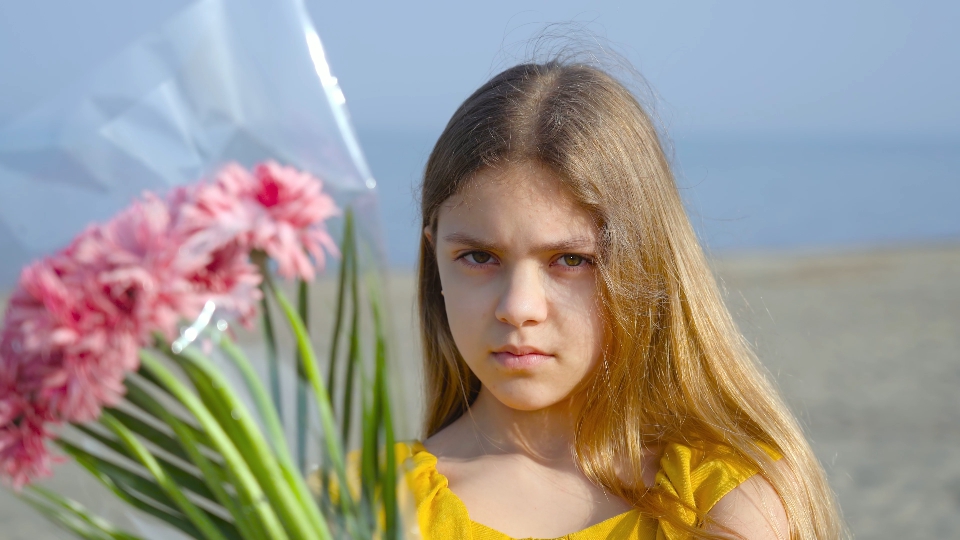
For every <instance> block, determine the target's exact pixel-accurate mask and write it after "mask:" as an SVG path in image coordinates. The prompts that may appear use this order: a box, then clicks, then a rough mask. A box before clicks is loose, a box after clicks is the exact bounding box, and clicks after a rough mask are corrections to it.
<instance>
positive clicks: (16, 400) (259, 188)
mask: <svg viewBox="0 0 960 540" xmlns="http://www.w3.org/2000/svg"><path fill="white" fill-rule="evenodd" d="M321 187H322V186H321V184H320V181H319V180H317V179H316V178H314V177H312V176H310V175H308V174H305V173H300V172H298V171H296V170H294V169H291V168H286V167H281V166H279V165H277V164H275V163H267V164H264V165H261V166H259V167H257V168H256V169H255V170H254V172H253V173H250V172H249V171H247V170H245V169H243V168H242V167H240V166H239V165H235V164H233V165H228V166H226V167H224V168H223V169H222V170H221V171H220V173H219V174H218V175H217V177H216V179H215V181H214V182H213V183H211V184H206V185H200V186H196V187H185V188H178V189H176V190H174V191H173V192H172V193H171V194H170V195H169V196H168V197H167V199H161V198H159V197H157V196H155V195H153V194H149V193H147V194H145V195H144V196H143V198H141V199H140V200H137V201H135V202H134V203H133V204H132V205H131V206H130V207H129V208H127V209H125V210H124V211H122V212H120V213H119V214H118V215H117V216H116V217H114V218H113V219H112V220H110V221H109V222H107V223H105V224H102V225H94V226H91V227H89V228H88V229H87V230H85V231H84V232H83V233H81V234H80V235H79V236H78V237H77V238H76V239H74V241H73V242H72V243H71V244H70V245H69V246H68V247H67V248H66V249H64V250H63V251H61V252H60V253H57V254H55V255H52V256H50V257H47V258H44V259H42V260H39V261H37V262H35V263H32V264H31V265H29V266H27V267H26V268H24V270H23V271H22V273H21V276H20V281H19V283H18V287H17V289H16V291H15V292H14V294H13V295H12V297H11V299H10V303H9V305H8V307H7V312H6V314H5V316H4V321H3V328H2V330H0V477H3V478H6V479H9V480H11V481H12V483H13V484H14V485H15V486H17V487H20V486H22V485H23V484H24V483H26V482H28V481H29V480H30V479H32V478H35V477H38V476H41V475H45V474H48V472H49V466H50V463H51V460H52V458H51V457H50V455H49V453H48V452H47V450H46V448H45V446H44V441H45V440H46V439H48V438H51V437H52V436H53V434H52V433H51V432H50V431H49V428H50V427H51V426H56V425H58V424H62V423H67V422H86V421H91V420H95V419H96V418H98V417H99V416H100V413H101V410H102V408H103V407H108V406H114V405H117V404H118V403H119V402H120V400H121V399H122V398H123V395H124V393H125V388H124V385H123V381H124V379H125V377H126V376H127V374H129V373H130V372H133V371H135V370H137V369H138V367H139V361H138V354H137V351H138V349H139V348H140V347H143V346H146V345H148V344H149V343H150V342H151V339H152V336H153V335H154V334H156V333H160V334H162V335H164V336H166V337H167V338H168V339H173V338H174V337H175V336H176V335H177V333H178V326H179V325H180V324H181V323H182V322H184V321H191V320H193V319H194V318H195V317H196V316H197V315H198V314H199V313H200V311H201V309H202V308H203V306H204V304H205V303H206V302H207V301H211V300H212V301H214V302H215V303H216V304H217V306H218V307H220V308H221V309H223V310H225V311H227V312H228V313H229V314H231V315H233V316H236V317H239V318H240V319H241V320H242V321H245V322H249V321H250V320H251V319H252V317H253V316H254V315H255V313H256V305H257V301H258V300H259V299H260V290H259V288H258V286H259V284H260V281H261V279H262V276H261V275H260V273H259V270H258V269H257V267H256V266H255V265H253V264H252V263H251V261H250V253H251V251H253V250H260V251H262V252H265V253H266V254H267V255H269V256H270V257H272V258H274V259H275V260H276V261H277V263H278V268H279V272H280V273H281V275H283V276H285V277H292V276H294V275H299V276H301V277H303V278H304V279H313V276H314V273H315V271H316V268H322V267H323V264H324V250H326V251H327V252H330V253H336V246H335V244H334V242H333V240H332V239H331V238H330V236H329V234H328V233H327V231H326V229H325V227H324V221H325V220H326V219H328V218H329V217H331V216H333V215H336V214H337V213H338V209H337V208H336V206H335V205H334V203H333V200H332V199H331V198H330V197H329V196H328V195H326V194H324V193H323V192H322V190H321ZM311 256H312V260H311Z"/></svg>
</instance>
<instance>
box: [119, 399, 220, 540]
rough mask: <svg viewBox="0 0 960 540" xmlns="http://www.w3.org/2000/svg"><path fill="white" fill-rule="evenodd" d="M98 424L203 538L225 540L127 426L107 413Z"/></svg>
mask: <svg viewBox="0 0 960 540" xmlns="http://www.w3.org/2000/svg"><path fill="white" fill-rule="evenodd" d="M100 423H101V424H103V425H104V426H106V427H108V428H109V429H110V430H111V431H113V432H114V433H115V434H116V435H117V437H118V438H119V439H120V442H122V443H123V445H124V446H126V447H127V450H129V451H130V453H131V454H133V455H134V456H136V458H137V460H138V461H140V463H141V464H142V465H143V466H144V467H146V468H147V470H148V471H150V474H152V475H153V477H154V479H155V480H156V481H157V484H159V485H160V488H161V489H162V490H163V491H164V492H165V493H166V494H167V496H168V497H170V498H171V499H173V502H174V503H176V505H177V507H178V508H180V510H181V511H182V512H183V513H184V514H186V516H187V518H188V519H190V521H191V522H192V523H193V524H194V525H195V526H196V527H197V528H198V529H200V532H201V533H203V536H204V537H206V538H207V539H208V540H227V538H226V536H224V535H223V534H221V533H220V530H219V529H218V528H217V526H216V525H214V524H213V522H212V521H210V519H209V518H208V517H207V515H206V513H204V512H203V511H202V510H200V509H199V508H197V505H195V504H193V502H191V501H190V499H188V498H187V496H186V495H184V494H183V491H181V490H180V486H178V485H177V483H176V482H175V481H174V480H173V478H171V477H170V475H169V474H168V473H167V471H166V470H164V468H163V467H162V466H161V465H160V462H158V461H157V459H156V458H155V457H154V455H153V454H152V453H150V450H148V449H147V447H146V446H144V445H143V443H141V442H140V440H139V439H137V437H136V435H134V434H133V432H132V431H130V430H129V429H127V426H125V425H123V424H122V423H121V422H120V421H119V420H117V419H116V418H114V417H113V416H112V415H111V414H110V413H108V412H104V413H103V414H101V415H100Z"/></svg>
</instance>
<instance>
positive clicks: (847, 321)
mask: <svg viewBox="0 0 960 540" xmlns="http://www.w3.org/2000/svg"><path fill="white" fill-rule="evenodd" d="M716 268H717V273H718V275H719V276H720V278H721V280H722V282H723V284H724V286H725V288H726V292H727V296H728V305H729V306H730V309H731V310H732V311H733V313H734V315H735V317H736V318H737V320H738V321H739V323H740V326H741V329H742V330H743V332H744V334H745V335H746V336H747V337H748V338H749V339H750V340H751V342H753V343H754V344H755V346H756V349H757V352H758V355H759V356H760V358H761V361H762V363H763V364H764V366H765V367H766V369H767V370H768V371H769V372H770V374H771V377H773V378H774V379H775V380H776V381H777V383H778V385H779V387H780V388H781V390H782V392H783V394H784V396H785V398H786V400H787V402H788V403H789V404H790V406H791V407H792V408H793V410H794V412H795V413H796V414H797V415H798V416H799V417H800V419H801V422H802V424H803V425H804V428H805V430H806V433H807V435H808V437H809V438H810V440H811V442H812V444H813V447H814V450H815V451H816V453H817V455H818V456H819V458H820V460H821V462H822V463H823V465H824V468H825V469H826V471H827V474H828V477H829V479H830V483H831V485H832V486H833V489H834V490H835V491H836V492H837V495H838V498H839V500H840V504H841V507H842V509H843V513H844V515H845V517H846V520H847V521H848V523H849V526H850V528H851V530H852V531H853V532H854V534H855V536H856V537H857V538H863V539H888V538H889V539H894V538H896V539H899V538H918V539H920V538H947V537H954V536H956V534H957V533H956V531H958V530H960V392H958V390H960V246H955V245H953V246H929V247H912V248H903V249H887V250H879V251H876V250H875V251H861V252H846V253H840V252H837V253H822V252H821V253H805V254H804V253H774V254H771V253H764V254H757V255H740V256H730V257H725V258H723V259H721V260H719V261H717V263H716ZM388 286H389V293H390V298H391V301H390V305H391V306H392V315H393V322H394V327H395V330H394V337H395V347H396V350H397V353H398V354H397V355H396V357H397V358H398V359H399V360H398V365H397V369H396V373H397V374H398V377H399V379H400V380H399V381H398V383H399V385H400V386H401V387H402V388H403V389H404V394H405V397H406V400H407V402H408V406H407V407H408V410H410V411H411V412H413V411H418V410H419V399H418V394H419V391H420V385H419V382H418V376H419V375H418V374H419V366H418V365H417V360H416V359H417V358H418V355H417V343H416V338H415V336H416V331H415V327H414V325H413V320H414V318H413V315H414V311H413V303H412V298H413V297H412V295H413V280H412V277H411V276H410V275H408V274H400V273H398V274H393V275H391V276H390V279H389V283H388ZM410 416H411V418H410V419H408V420H407V421H406V423H405V426H404V429H403V431H404V434H405V435H407V436H414V435H416V419H415V418H414V417H415V416H416V414H411V415H410ZM55 485H57V486H58V487H60V488H62V489H65V490H68V491H70V492H71V493H75V494H78V495H81V496H84V497H85V498H87V500H93V501H99V504H100V505H101V506H103V507H104V508H106V507H107V505H108V504H109V503H108V502H107V501H109V499H108V498H105V497H101V496H100V495H99V493H101V491H99V490H98V488H94V487H91V486H90V482H89V481H88V480H87V479H86V478H85V477H84V476H83V475H81V474H79V473H77V472H76V471H75V469H74V468H72V467H70V466H69V465H65V466H63V467H62V468H61V469H60V470H58V476H57V478H56V479H55ZM110 506H112V505H110ZM0 524H2V526H0V539H3V540H26V539H31V540H33V539H36V538H69V536H67V535H66V534H65V533H62V532H60V531H59V530H58V529H55V528H53V527H52V526H50V525H49V524H47V523H45V522H44V521H43V519H42V518H40V517H38V516H37V515H36V514H35V513H34V512H33V511H31V510H30V509H28V508H26V507H25V506H24V505H23V504H22V503H20V502H19V501H17V500H16V499H15V498H13V497H12V496H11V495H10V494H9V493H7V492H4V491H0Z"/></svg>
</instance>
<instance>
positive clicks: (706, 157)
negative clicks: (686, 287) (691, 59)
mask: <svg viewBox="0 0 960 540" xmlns="http://www.w3.org/2000/svg"><path fill="white" fill-rule="evenodd" d="M359 136H360V140H361V144H362V145H363V148H364V152H365V154H366V157H367V159H368V161H369V162H370V166H371V168H372V170H373V173H374V175H375V177H376V178H377V182H378V188H379V190H380V195H381V199H380V200H381V203H380V204H381V212H382V216H383V225H384V241H385V247H386V254H387V259H388V261H389V263H390V265H391V266H393V267H397V268H412V267H413V265H414V262H415V260H416V250H417V245H418V238H419V236H418V235H419V228H420V224H419V217H418V201H417V187H418V185H419V182H420V178H421V176H422V174H423V167H424V165H425V164H426V160H427V157H428V155H429V152H430V149H431V148H432V145H433V143H434V142H435V141H436V137H437V136H438V133H433V132H427V131H413V130H411V131H401V130H395V131H386V130H370V129H361V130H360V131H359ZM669 146H672V149H671V150H670V152H669V153H670V154H671V160H672V162H673V167H674V172H675V174H676V177H677V184H678V186H679V188H680V192H681V195H682V197H683V199H684V202H685V204H686V206H687V211H688V214H689V215H690V219H691V222H692V223H693V225H694V228H695V229H696V231H697V234H698V236H699V237H700V239H701V240H702V241H703V243H704V244H705V246H706V247H707V249H708V250H710V251H711V252H713V253H715V254H723V253H728V252H731V251H756V250H771V249H773V250H793V249H803V250H806V249H813V250H819V249H847V248H855V249H862V248H870V247H880V246H886V245H900V244H907V243H916V242H960V137H946V136H939V137H933V136H930V137H920V136H910V137H908V136H890V137H879V136H856V137H855V136H838V135H823V136H799V135H770V136H744V135H723V134H714V135H699V136H677V137H675V138H674V139H673V141H672V143H671V144H670V145H669Z"/></svg>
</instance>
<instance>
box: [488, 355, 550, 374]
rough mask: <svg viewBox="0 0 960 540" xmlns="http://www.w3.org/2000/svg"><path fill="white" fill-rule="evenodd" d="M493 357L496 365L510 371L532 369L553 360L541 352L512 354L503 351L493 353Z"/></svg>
mask: <svg viewBox="0 0 960 540" xmlns="http://www.w3.org/2000/svg"><path fill="white" fill-rule="evenodd" d="M493 357H494V359H496V361H497V363H499V364H500V365H501V366H503V367H505V368H506V369H508V370H511V371H522V370H527V369H533V368H535V367H537V366H539V365H540V364H543V363H545V362H547V361H548V360H551V359H553V356H552V355H549V354H543V353H541V352H531V353H524V354H514V353H512V352H507V351H504V352H495V353H493Z"/></svg>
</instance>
